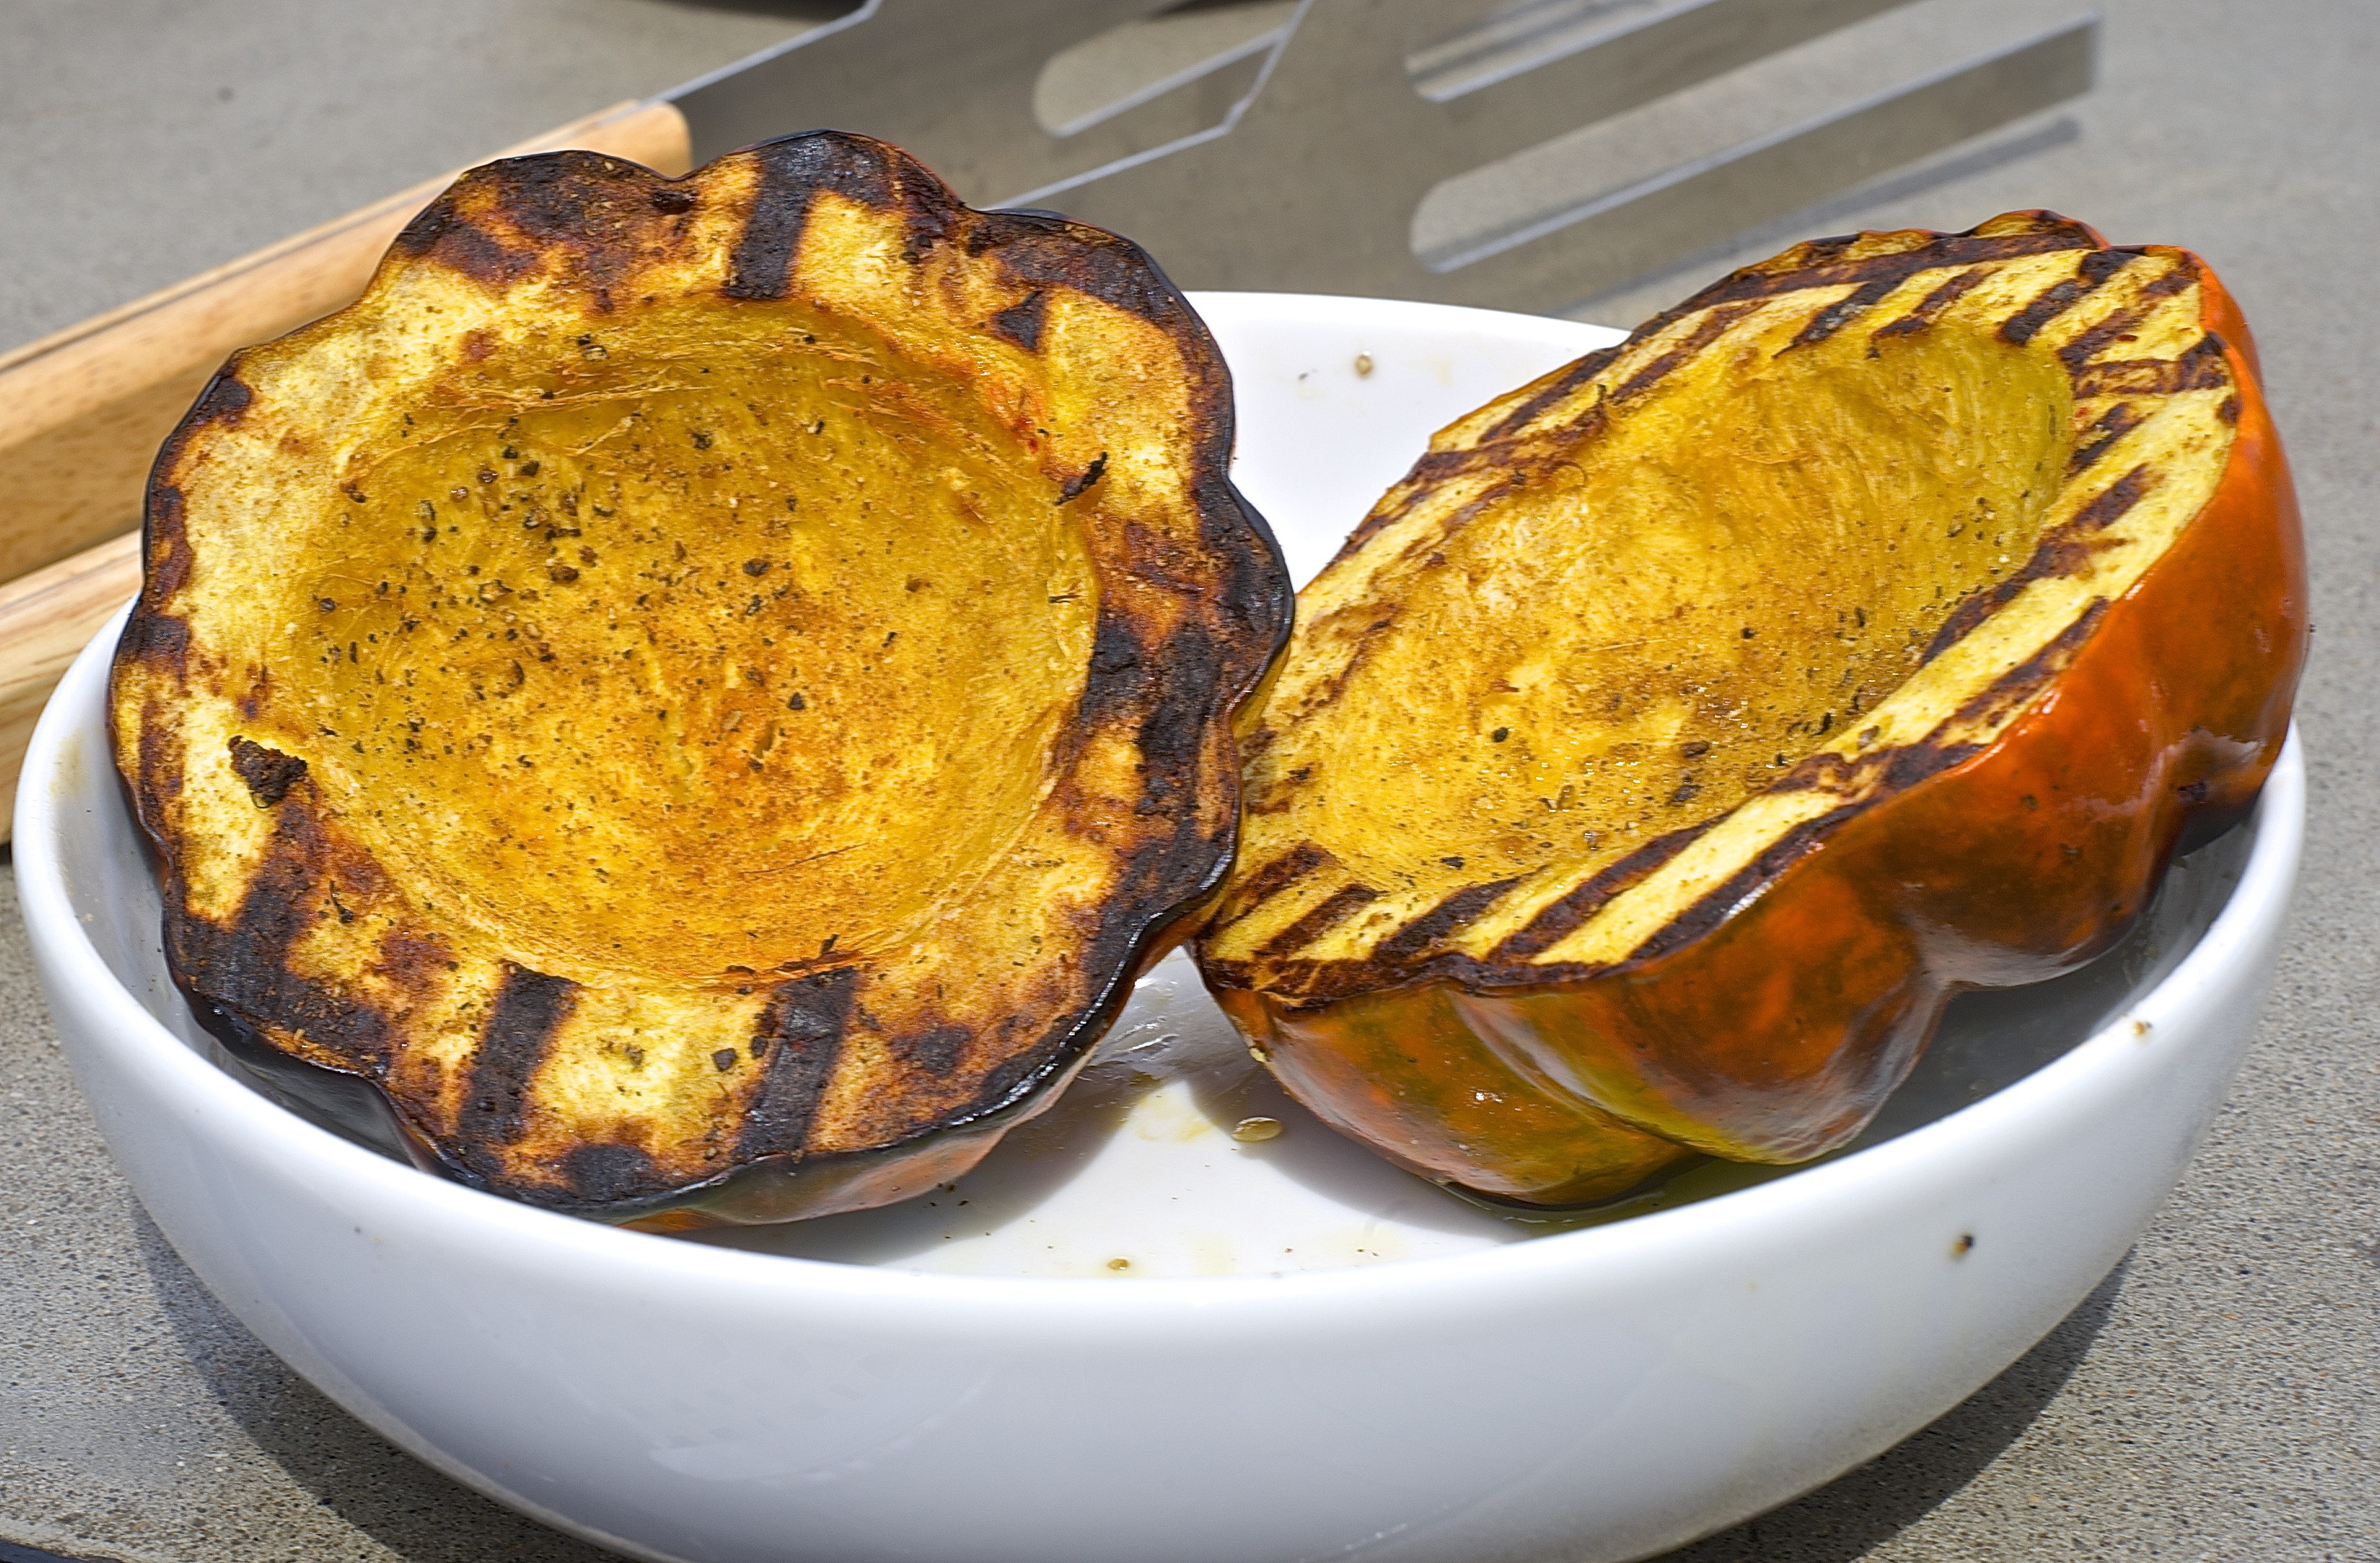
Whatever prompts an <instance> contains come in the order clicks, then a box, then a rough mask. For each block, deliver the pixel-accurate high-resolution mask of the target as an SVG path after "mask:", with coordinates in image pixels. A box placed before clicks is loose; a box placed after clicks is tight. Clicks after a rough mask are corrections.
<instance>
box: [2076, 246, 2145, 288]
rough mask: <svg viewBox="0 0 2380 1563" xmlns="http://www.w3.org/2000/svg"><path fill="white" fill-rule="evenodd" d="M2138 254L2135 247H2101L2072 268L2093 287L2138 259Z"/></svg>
mask: <svg viewBox="0 0 2380 1563" xmlns="http://www.w3.org/2000/svg"><path fill="white" fill-rule="evenodd" d="M2140 255H2141V252H2140V251H2139V250H2137V249H2102V250H2098V251H2096V252H2095V253H2093V254H2090V255H2085V256H2084V257H2083V260H2082V262H2081V264H2079V265H2077V266H2076V267H2075V268H2074V270H2075V271H2076V272H2078V273H2081V275H2082V277H2083V281H2084V282H2086V283H2089V284H2090V285H2092V286H2093V287H2101V286H2104V285H2106V284H2107V280H2108V279H2109V278H2111V277H2113V276H2114V275H2115V274H2116V273H2118V272H2120V271H2122V270H2123V269H2124V268H2125V267H2127V266H2129V265H2131V263H2132V262H2133V261H2137V260H2139V259H2140Z"/></svg>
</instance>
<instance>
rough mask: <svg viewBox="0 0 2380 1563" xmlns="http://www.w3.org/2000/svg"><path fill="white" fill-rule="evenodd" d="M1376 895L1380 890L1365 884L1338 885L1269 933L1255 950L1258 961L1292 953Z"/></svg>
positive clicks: (1335, 925)
mask: <svg viewBox="0 0 2380 1563" xmlns="http://www.w3.org/2000/svg"><path fill="white" fill-rule="evenodd" d="M1379 899H1380V892H1379V891H1376V890H1374V889H1373V888H1372V887H1371V886H1369V885H1342V886H1340V887H1339V888H1338V889H1337V890H1335V891H1331V892H1330V896H1329V897H1328V898H1326V899H1325V900H1324V901H1323V903H1322V904H1321V905H1319V906H1317V907H1316V908H1314V910H1312V911H1311V912H1308V913H1307V914H1306V915H1305V916H1303V917H1300V918H1299V919H1298V920H1297V921H1295V922H1294V923H1292V924H1290V925H1289V927H1285V928H1283V929H1281V932H1279V933H1277V934H1275V935H1273V937H1272V938H1271V939H1269V940H1268V941H1267V942H1266V944H1265V946H1264V948H1263V949H1261V950H1259V951H1257V953H1256V958H1257V960H1259V961H1272V960H1279V959H1280V958H1281V957H1282V956H1284V955H1290V954H1293V953H1295V952H1296V951H1300V950H1303V949H1305V947H1306V946H1307V945H1309V944H1311V943H1313V942H1314V941H1315V940H1316V939H1319V938H1321V937H1322V936H1323V935H1324V934H1326V933H1329V932H1330V930H1331V929H1332V928H1334V927H1338V926H1339V925H1340V924H1341V923H1343V922H1345V921H1346V920H1347V919H1348V918H1349V917H1350V916H1353V915H1354V913H1355V911H1356V909H1357V908H1358V907H1363V906H1368V905H1370V904H1371V903H1373V902H1375V901H1378V900H1379Z"/></svg>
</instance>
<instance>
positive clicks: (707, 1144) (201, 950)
mask: <svg viewBox="0 0 2380 1563" xmlns="http://www.w3.org/2000/svg"><path fill="white" fill-rule="evenodd" d="M1231 409H1232V405H1231V387H1230V382H1229V380H1228V377H1227V375H1226V372H1225V370H1224V367H1223V364H1222V361H1221V357H1220V354H1219V353H1218V352H1217V350H1216V348H1215V345H1214V344H1213V342H1212V340H1211V339H1210V338H1209V337H1208V333H1207V332H1206V330H1205V328H1204V327H1203V326H1202V325H1201V324H1200V323H1199V321H1198V320H1197V319H1196V316H1195V315H1194V314H1193V313H1192V312H1191V310H1190V309H1189V308H1188V307H1187V306H1186V305H1185V304H1184V302H1183V300H1182V298H1181V296H1180V295H1179V294H1178V293H1176V292H1175V291H1174V289H1173V288H1172V286H1171V285H1169V284H1168V283H1167V282H1166V281H1165V279H1164V277H1163V276H1162V275H1161V274H1160V273H1159V272H1158V271H1157V270H1156V269H1155V267H1153V266H1152V265H1151V264H1150V263H1149V261H1148V260H1147V258H1146V257H1145V256H1144V255H1143V254H1142V253H1141V252H1140V251H1139V250H1138V249H1137V248H1135V247H1134V246H1133V245H1131V244H1129V243H1128V242H1126V241H1124V240H1122V239H1119V238H1116V237H1114V236H1111V235H1109V234H1106V233H1102V232H1099V230H1096V229H1092V228H1088V227H1085V226H1082V225H1079V224H1072V223H1068V222H1064V221H1062V220H1060V219H1057V218H1053V217H1049V216H1045V215H1035V214H1029V213H1007V212H974V211H970V210H968V209H967V208H965V207H964V206H962V205H961V204H960V203H959V202H958V201H957V200H955V199H954V198H953V196H952V195H951V193H950V192H949V191H948V190H947V189H946V188H944V187H943V186H942V185H941V184H940V183H939V182H938V181H937V180H936V179H935V178H934V177H933V176H931V175H930V174H929V173H928V172H927V171H926V170H925V169H924V168H922V167H920V166H919V165H918V164H916V163H915V162H913V161H911V160H910V159H909V158H907V157H906V156H905V155H904V154H902V153H900V152H898V151H894V150H893V149H892V148H890V147H887V146H884V145H882V144H880V143H878V142H875V141H870V140H868V139H863V138H859V137H854V136H846V135H839V134H832V133H825V132H820V133H816V134H811V135H806V136H801V137H795V138H792V139H786V140H783V141H780V142H775V143H771V144H769V145H765V146H762V147H759V148H757V149H753V150H748V151H741V152H737V153H735V154H732V155H730V156H727V157H724V158H722V159H720V160H719V161H718V162H716V163H714V164H710V166H709V167H707V168H705V169H702V170H700V171H698V172H697V173H695V174H693V175H691V176H687V177H686V178H684V179H679V180H672V179H665V178H662V177H661V176H657V175H654V174H652V173H650V171H648V170H646V169H643V168H640V167H637V166H636V165H634V164H627V163H623V162H619V161H617V160H614V159H610V158H605V157H601V156H597V155H593V154H589V153H581V152H560V153H554V154H551V155H547V156H540V157H530V158H522V159H516V160H514V161H510V162H506V163H500V164H492V165H490V166H488V167H485V168H481V169H479V170H476V171H474V172H473V173H471V174H469V175H468V176H465V177H464V178H463V179H462V180H461V182H459V183H458V184H457V185H456V186H455V188H453V189H452V190H450V191H449V192H448V193H447V194H446V195H445V196H443V198H441V199H440V200H438V201H437V202H436V203H435V204H434V205H433V206H431V208H430V209H429V210H428V211H427V212H424V213H423V214H422V216H421V217H420V218H419V220H418V221H416V222H415V223H414V224H413V225H412V226H411V227H409V228H408V229H407V231H406V232H405V234H404V236H402V237H401V238H400V239H399V240H398V242H397V244H396V247H395V248H394V249H393V250H392V251H391V252H390V254H389V257H388V259H387V260H386V261H385V262H384V263H383V265H382V267H381V269H380V271H379V273H378V275H377V277H376V278H375V279H374V281H373V283H372V285H371V286H370V290H369V291H368V292H367V293H366V294H365V296H364V297H363V298H362V299H361V300H360V301H359V302H358V303H357V304H356V305H355V306H353V307H352V308H350V309H346V310H344V311H342V312H341V313H339V314H337V315H334V316H333V317H331V318H329V319H327V320H325V321H321V322H319V323H317V324H315V325H312V326H310V327H308V328H306V329H304V330H302V331H299V332H297V333H294V334H293V335H290V336H288V337H285V338H283V339H282V340H280V341H278V342H274V343H271V344H268V345H264V346H261V347H257V348H253V349H250V350H249V351H247V352H244V353H241V354H239V355H237V357H234V358H233V359H232V360H231V362H230V363H229V365H228V366H227V367H226V368H225V370H224V372H223V373H222V375H221V376H220V377H219V378H218V379H217V380H216V381H215V382H213V384H212V386H211V387H210V388H209V389H208V391H207V392H206V393H205V394H204V396H203V397H202V398H201V400H200V403H199V404H198V406H196V407H195V408H194V409H193V410H192V412H191V413H190V415H189V417H188V418H187V420H186V421H185V422H184V423H183V424H182V426H181V428H180V430H178V431H177V432H176V434H175V435H174V436H173V438H172V440H171V441H170V442H168V444H167V445H166V447H165V449H164V453H163V454H162V456H161V458H160V460H159V463H158V466H157V468H156V475H155V479H154V483H153V487H152V490H151V491H150V496H149V508H148V522H147V525H148V531H147V545H148V578H147V584H146V588H145V589H144V590H143V592H142V594H141V597H140V602H139V604H138V606H137V609H136V611H135V612H134V614H133V617H132V619H131V622H130V624H129V626H128V629H127V630H126V632H125V636H124V639H123V642H122V645H121V648H120V649H119V650H118V652H117V656H116V661H115V683H114V692H113V701H114V722H115V729H114V731H115V745H116V754H117V758H118V762H119V766H120V768H121V769H122V771H123V774H124V776H125V779H126V781H127V782H128V785H129V787H130V790H131V794H132V797H133V799H134V801H135V803H136V806H137V808H138V811H139V815H140V820H141V823H142V824H143V825H144V826H145V827H146V829H147V830H148V831H149V833H150V834H151V835H152V837H153V838H154V840H155V842H157V844H158V845H159V847H160V848H161V849H162V851H163V861H164V873H165V878H166V895H165V901H166V913H165V939H166V950H167V954H168V957H169V959H170V962H171V965H172V968H173V970H174V972H175V974H176V976H177V978H178V980H179V981H180V982H181V983H182V984H183V986H184V987H185V988H186V989H187V991H188V994H189V996H190V998H191V999H192V1000H193V1001H194V1002H195V1003H196V1004H197V1005H198V1006H199V1008H200V1012H201V1013H202V1014H203V1015H205V1016H206V1017H207V1018H208V1020H209V1022H210V1024H212V1025H213V1026H214V1027H215V1028H216V1029H217V1031H218V1032H219V1033H220V1034H222V1035H225V1036H227V1037H229V1038H231V1039H233V1040H234V1041H235V1042H236V1043H237V1044H238V1045H240V1046H244V1047H248V1048H270V1049H273V1050H274V1051H275V1052H276V1053H278V1054H280V1055H285V1056H287V1057H290V1058H294V1059H297V1060H303V1061H304V1062H305V1063H306V1064H309V1065H312V1066H319V1067H320V1068H322V1069H326V1070H332V1071H339V1072H346V1073H349V1074H352V1075H357V1076H361V1077H363V1078H364V1079H367V1080H369V1081H370V1082H372V1083H374V1084H377V1085H378V1087H379V1088H380V1089H381V1091H382V1092H383V1093H384V1094H385V1097H386V1098H387V1100H388V1102H389V1103H390V1104H391V1105H392V1106H393V1107H394V1109H395V1115H396V1117H397V1118H398V1120H399V1121H401V1123H402V1125H403V1127H404V1131H405V1133H406V1134H407V1137H408V1138H409V1139H410V1140H411V1141H412V1142H413V1144H414V1145H415V1146H416V1148H417V1150H418V1152H419V1155H420V1156H421V1157H424V1158H425V1159H426V1160H427V1161H429V1162H431V1163H433V1164H434V1165H436V1166H437V1167H440V1168H442V1169H444V1170H446V1171H448V1172H450V1173H452V1174H453V1175H455V1176H456V1177H458V1178H461V1179H463V1180H465V1181H469V1182H471V1183H474V1184H476V1185H478V1186H480V1187H482V1188H485V1189H489V1190H492V1191H495V1192H497V1193H504V1194H508V1195H512V1196H515V1197H517V1198H520V1199H523V1200H527V1201H529V1202H532V1203H535V1204H539V1205H542V1206H550V1207H554V1208H560V1209H565V1210H570V1211H576V1212H580V1213H585V1214H591V1215H597V1216H601V1217H606V1218H615V1219H642V1220H644V1221H646V1222H647V1223H648V1224H653V1225H661V1226H669V1225H683V1224H690V1223H694V1222H698V1221H701V1220H706V1219H722V1218H723V1219H732V1220H774V1219H783V1218H789V1217H796V1216H807V1215H815V1214H818V1213H820V1212H824V1211H831V1210H837V1209H846V1208H854V1207H858V1206H869V1205H875V1204H880V1203H882V1202H885V1201H888V1200H892V1199H897V1198H901V1197H903V1196H905V1195H907V1194H910V1193H916V1192H918V1191H920V1190H922V1189H924V1188H926V1187H928V1186H929V1185H931V1184H932V1183H934V1182H936V1181H941V1180H943V1179H946V1178H948V1177H950V1176H952V1175H953V1174H955V1173H956V1172H958V1171H960V1170H963V1169H965V1167H967V1166H968V1165H970V1164H972V1162H973V1161H974V1160H975V1159H976V1158H977V1157H979V1156H981V1155H982V1154H983V1152H984V1151H985V1150H986V1149H987V1148H989V1146H990V1144H991V1143H992V1141H993V1140H994V1139H995V1138H997V1136H998V1135H999V1133H1001V1132H1002V1130H1003V1129H1005V1128H1006V1127H1007V1126H1009V1125H1010V1124H1011V1123H1013V1122H1014V1121H1017V1120H1018V1119H1019V1118H1021V1117H1023V1116H1025V1115H1027V1114H1029V1113H1030V1112H1031V1111H1032V1110H1033V1109H1035V1108H1036V1107H1037V1106H1038V1105H1040V1104H1041V1103H1043V1102H1045V1101H1046V1100H1047V1099H1048V1097H1049V1096H1050V1092H1051V1091H1052V1090H1053V1089H1054V1088H1056V1087H1057V1086H1059V1085H1061V1084H1062V1083H1063V1082H1064V1081H1065V1080H1066V1079H1067V1078H1068V1077H1069V1076H1070V1074H1071V1072H1073V1071H1074V1069H1075V1067H1076V1065H1077V1064H1078V1063H1079V1062H1080V1061H1081V1060H1083V1059H1084V1058H1085V1056H1086V1055H1087V1051H1088V1049H1089V1048H1090V1046H1091V1044H1092V1043H1093V1042H1094V1041H1095V1040H1096V1038H1097V1037H1098V1036H1099V1032H1100V1031H1101V1029H1102V1028H1103V1027H1104V1026H1105V1025H1106V1024H1107V1023H1108V1021H1109V1020H1110V1019H1111V1016H1112V1014H1113V1013H1114V1012H1115V1010H1116V1008H1117V1007H1118V1005H1119V1004H1120V1002H1121V1000H1122V999H1123V996H1124V994H1125V992H1126V990H1127V988H1128V987H1129V984H1130V983H1131V981H1132V979H1133V977H1134V975H1135V972H1136V971H1137V970H1138V969H1139V968H1140V967H1141V966H1142V965H1143V964H1144V963H1146V962H1147V961H1148V960H1150V959H1153V958H1154V955H1155V954H1156V953H1157V952H1158V951H1160V946H1161V944H1162V942H1163V941H1164V940H1165V939H1167V938H1168V937H1170V935H1171V932H1172V929H1173V928H1174V927H1177V926H1178V925H1180V923H1181V922H1182V919H1183V916H1184V913H1185V909H1187V908H1190V907H1191V906H1193V905H1194V904H1195V903H1197V902H1198V901H1199V899H1200V898H1201V897H1202V896H1206V895H1208V894H1209V893H1210V892H1211V891H1212V890H1213V888H1214V887H1215V886H1216V885H1217V884H1218V883H1219V882H1220V878H1221V876H1222V873H1223V871H1224V869H1225V867H1226V866H1227V864H1228V862H1229V860H1230V857H1231V854H1232V850H1233V838H1234V832H1235V830H1236V828H1237V819H1238V815H1239V797H1238V765H1237V758H1236V755H1235V752H1234V748H1233V738H1232V721H1233V713H1234V710H1235V709H1236V708H1237V706H1238V705H1239V704H1240V703H1241V702H1242V701H1243V700H1244V699H1245V697H1246V696H1247V694H1248V692H1249V691H1250V690H1251V688H1252V687H1253V686H1254V685H1255V683H1256V681H1257V678H1258V677H1259V676H1260V674H1261V673H1262V672H1263V670H1264V669H1265V667H1266V665H1267V664H1268V662H1269V660H1270V659H1271V658H1272V657H1273V655H1274V654H1275V653H1276V651H1277V650H1278V649H1279V648H1280V645H1281V642H1282V640H1283V638H1284V637H1285V636H1286V634H1287V628H1288V620H1289V612H1290V607H1291V602H1290V598H1289V594H1288V588H1287V586H1286V582H1285V576H1284V575H1283V572H1282V567H1281V562H1280V558H1279V554H1278V551H1277V550H1276V549H1275V547H1274V545H1273V542H1272V539H1271V538H1270V535H1269V532H1268V531H1267V529H1266V527H1265V526H1264V523H1263V521H1262V519H1261V518H1260V517H1258V516H1257V515H1256V514H1255V513H1254V512H1253V511H1252V510H1250V509H1249V508H1248V507H1247V506H1246V505H1245V503H1243V502H1242V501H1241V500H1240V498H1239V497H1238V495H1237V494H1236V493H1235V492H1234V491H1233V488H1232V487H1231V484H1230V482H1229V481H1228V479H1227V477H1226V473H1225V466H1226V462H1227V460H1228V457H1229V454H1230V450H1231V443H1232V428H1231V417H1232V410H1231Z"/></svg>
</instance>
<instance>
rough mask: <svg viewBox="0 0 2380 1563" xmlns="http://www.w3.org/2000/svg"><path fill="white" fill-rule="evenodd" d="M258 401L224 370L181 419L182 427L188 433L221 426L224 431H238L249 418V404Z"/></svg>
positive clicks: (234, 375)
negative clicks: (204, 426)
mask: <svg viewBox="0 0 2380 1563" xmlns="http://www.w3.org/2000/svg"><path fill="white" fill-rule="evenodd" d="M255 400H256V393H255V392H253V391H251V390H249V388H248V385H247V383H246V382H243V381H242V380H241V379H240V378H239V377H238V376H237V375H236V374H234V373H232V372H231V371H230V370H223V371H221V372H220V373H218V374H217V375H216V376H215V377H214V378H213V379H212V380H210V381H208V382H207V388H206V389H205V390H203V391H201V392H200V393H199V399H198V400H197V401H196V402H194V403H192V404H191V405H190V410H189V411H188V413H186V414H184V415H183V417H182V427H183V429H184V430H193V429H197V428H198V427H200V425H201V424H208V423H220V424H222V425H224V426H225V428H237V426H238V424H239V420H240V418H242V417H244V416H245V415H246V414H247V412H248V409H249V404H251V403H253V402H254V401H255Z"/></svg>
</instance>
